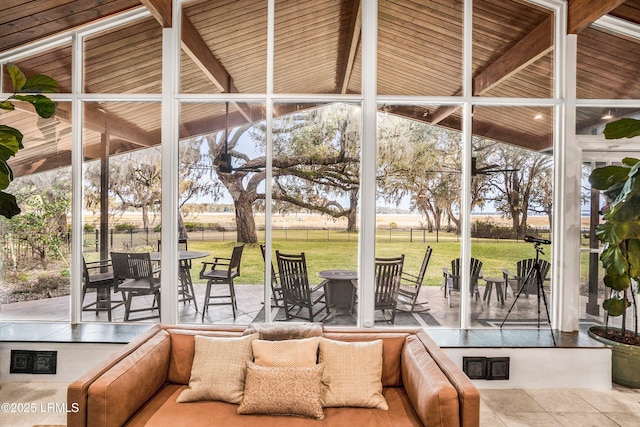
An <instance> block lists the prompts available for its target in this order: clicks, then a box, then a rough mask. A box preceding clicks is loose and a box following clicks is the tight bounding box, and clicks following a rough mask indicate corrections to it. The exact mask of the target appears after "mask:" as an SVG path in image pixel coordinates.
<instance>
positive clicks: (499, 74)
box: [473, 15, 554, 96]
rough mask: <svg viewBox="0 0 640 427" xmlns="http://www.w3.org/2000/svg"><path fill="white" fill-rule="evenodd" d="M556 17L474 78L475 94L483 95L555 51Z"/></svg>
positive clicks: (548, 20) (521, 40)
mask: <svg viewBox="0 0 640 427" xmlns="http://www.w3.org/2000/svg"><path fill="white" fill-rule="evenodd" d="M553 23H554V16H553V15H551V16H549V17H548V18H547V19H545V20H544V21H543V22H542V23H541V24H540V25H538V26H537V27H536V28H534V29H533V31H531V32H529V33H527V35H525V36H524V37H522V38H521V39H520V40H519V41H518V42H517V43H516V44H514V45H513V46H512V47H511V48H510V49H509V50H508V51H507V52H506V53H505V54H504V55H501V56H500V57H499V58H498V59H496V60H495V61H493V62H492V63H491V64H489V65H488V66H487V67H485V68H484V70H482V72H480V73H479V74H478V75H476V76H475V77H474V78H473V94H474V95H476V96H477V95H482V94H484V93H486V92H488V91H489V90H491V89H492V88H493V87H495V86H497V85H499V84H500V83H502V82H503V81H505V80H506V79H508V78H509V77H511V76H513V75H514V74H516V73H517V72H518V71H520V70H522V69H524V68H526V67H528V66H529V65H530V64H533V63H534V62H536V61H537V60H538V59H540V58H542V57H543V56H545V55H546V54H547V53H549V52H550V51H551V50H552V49H553V30H554V26H553Z"/></svg>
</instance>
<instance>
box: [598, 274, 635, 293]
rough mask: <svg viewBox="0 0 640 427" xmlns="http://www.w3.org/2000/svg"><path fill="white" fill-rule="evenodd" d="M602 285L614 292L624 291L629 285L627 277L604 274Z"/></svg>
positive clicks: (629, 281)
mask: <svg viewBox="0 0 640 427" xmlns="http://www.w3.org/2000/svg"><path fill="white" fill-rule="evenodd" d="M604 284H605V285H606V286H607V287H608V288H611V289H615V290H616V291H624V290H625V289H627V288H628V287H629V286H630V285H631V280H630V279H629V276H617V275H613V274H606V275H605V276H604Z"/></svg>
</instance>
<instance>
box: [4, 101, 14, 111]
mask: <svg viewBox="0 0 640 427" xmlns="http://www.w3.org/2000/svg"><path fill="white" fill-rule="evenodd" d="M0 109H2V110H9V111H13V110H15V109H16V107H14V106H13V104H12V103H11V101H9V100H7V101H2V102H0Z"/></svg>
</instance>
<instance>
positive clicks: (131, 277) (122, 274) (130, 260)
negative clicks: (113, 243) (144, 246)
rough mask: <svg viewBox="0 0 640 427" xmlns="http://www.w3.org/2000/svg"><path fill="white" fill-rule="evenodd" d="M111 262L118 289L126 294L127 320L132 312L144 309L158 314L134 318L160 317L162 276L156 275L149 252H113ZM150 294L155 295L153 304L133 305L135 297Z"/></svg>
mask: <svg viewBox="0 0 640 427" xmlns="http://www.w3.org/2000/svg"><path fill="white" fill-rule="evenodd" d="M111 262H112V263H113V280H114V284H115V286H116V291H118V292H123V293H124V295H125V305H124V307H125V312H124V320H125V322H126V321H129V317H130V315H131V313H136V312H142V311H152V312H153V311H157V314H154V315H150V316H147V317H138V318H135V319H132V320H147V319H153V318H156V317H157V318H160V277H159V273H158V275H157V276H156V272H155V271H154V268H153V265H152V263H151V257H150V255H149V253H148V252H144V253H119V252H111ZM149 296H153V301H152V303H151V305H147V306H142V307H137V308H133V307H132V305H133V299H134V298H135V297H149ZM138 299H142V298H138Z"/></svg>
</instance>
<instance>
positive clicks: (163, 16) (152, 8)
mask: <svg viewBox="0 0 640 427" xmlns="http://www.w3.org/2000/svg"><path fill="white" fill-rule="evenodd" d="M140 3H142V5H143V6H145V7H146V8H147V9H148V10H149V12H151V14H152V15H153V17H154V18H156V20H157V21H158V22H159V23H160V25H161V26H162V28H171V26H172V25H173V20H172V19H171V18H172V10H171V0H140Z"/></svg>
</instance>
